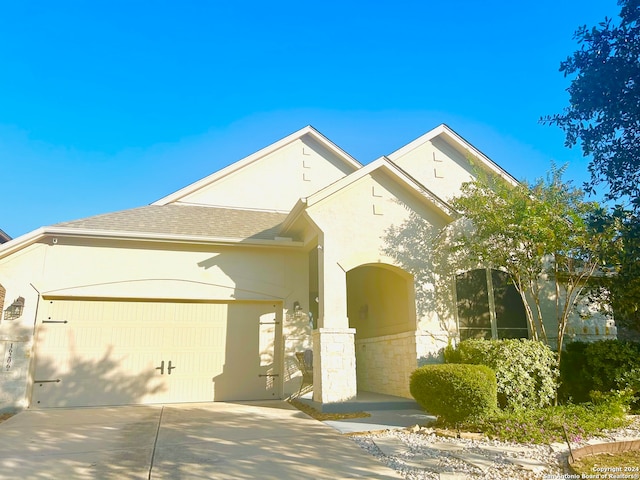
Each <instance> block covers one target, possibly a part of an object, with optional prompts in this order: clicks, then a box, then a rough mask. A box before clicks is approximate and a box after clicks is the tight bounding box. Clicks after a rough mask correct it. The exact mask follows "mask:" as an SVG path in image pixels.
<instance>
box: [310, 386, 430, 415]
mask: <svg viewBox="0 0 640 480" xmlns="http://www.w3.org/2000/svg"><path fill="white" fill-rule="evenodd" d="M298 400H300V402H302V403H305V404H307V405H310V406H311V407H313V408H315V409H316V410H318V411H319V412H323V413H348V412H367V411H370V410H421V408H420V406H419V405H418V404H417V403H416V401H415V400H413V399H412V398H404V397H396V396H394V395H385V394H383V393H375V392H362V391H359V392H358V393H357V396H356V398H354V399H351V400H347V401H345V402H339V403H320V402H315V401H314V400H313V391H310V392H307V393H305V394H304V395H302V396H301V397H300V398H299V399H298Z"/></svg>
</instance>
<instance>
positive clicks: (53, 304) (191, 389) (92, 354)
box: [31, 299, 281, 407]
mask: <svg viewBox="0 0 640 480" xmlns="http://www.w3.org/2000/svg"><path fill="white" fill-rule="evenodd" d="M277 311H278V308H277V305H276V304H273V303H265V302H227V303H180V302H156V301H122V300H104V299H101V300H65V299H45V300H43V302H42V304H41V307H40V311H39V314H38V321H37V336H36V348H35V352H36V357H35V370H34V377H33V379H34V383H33V391H32V401H31V404H32V406H34V407H60V406H93V405H126V404H146V403H173V402H206V401H214V400H223V401H226V400H262V399H273V398H278V397H279V392H280V390H281V389H280V383H279V381H280V379H281V377H280V376H279V371H278V367H277V366H278V365H280V363H281V362H280V359H279V358H278V355H277V352H279V351H280V348H279V341H280V338H281V324H280V322H279V321H277V320H278V319H279V316H278V314H277V313H276V312H277Z"/></svg>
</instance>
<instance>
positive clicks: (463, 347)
mask: <svg viewBox="0 0 640 480" xmlns="http://www.w3.org/2000/svg"><path fill="white" fill-rule="evenodd" d="M445 361H446V362H450V363H453V362H456V363H471V364H476V365H486V366H488V367H489V368H491V369H492V370H493V371H495V372H496V379H497V382H498V405H499V406H500V407H501V408H507V409H510V410H518V409H523V408H525V409H526V408H541V407H545V406H547V405H550V404H551V402H552V401H553V400H554V398H555V396H556V389H557V378H558V370H557V361H556V356H555V354H554V353H553V351H551V349H550V348H549V347H548V346H547V345H545V344H543V343H541V342H537V341H533V340H524V339H510V340H479V339H468V340H464V341H462V342H460V344H459V345H458V347H457V348H456V349H455V350H448V351H445Z"/></svg>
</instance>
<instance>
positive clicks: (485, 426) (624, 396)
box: [461, 392, 630, 444]
mask: <svg viewBox="0 0 640 480" xmlns="http://www.w3.org/2000/svg"><path fill="white" fill-rule="evenodd" d="M629 399H630V397H629V394H628V392H614V393H611V394H599V395H596V396H595V397H594V399H593V402H589V403H582V404H580V405H559V406H555V407H545V408H537V409H530V410H515V411H514V410H510V411H506V410H503V411H498V412H496V413H495V414H494V415H492V416H489V417H485V418H481V419H473V420H472V421H468V422H467V423H466V424H464V425H462V426H461V427H462V428H464V429H469V430H473V431H482V432H484V433H485V434H486V435H487V436H488V437H490V438H495V439H498V440H502V441H505V442H519V443H546V444H549V443H552V442H564V441H565V432H566V435H567V437H568V438H569V440H570V441H572V442H581V441H583V440H585V439H586V438H588V437H593V436H598V435H601V434H602V433H603V430H608V429H613V428H619V427H622V426H624V425H627V424H628V423H629V420H628V419H627V417H626V413H627V411H628V401H629Z"/></svg>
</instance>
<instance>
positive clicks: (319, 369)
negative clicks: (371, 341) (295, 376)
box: [313, 328, 358, 403]
mask: <svg viewBox="0 0 640 480" xmlns="http://www.w3.org/2000/svg"><path fill="white" fill-rule="evenodd" d="M355 334H356V330H355V328H319V329H317V330H314V331H313V400H314V401H316V402H319V403H339V402H344V401H346V400H350V399H353V398H355V397H356V394H357V390H358V386H357V380H356V351H355V341H354V339H355Z"/></svg>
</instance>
